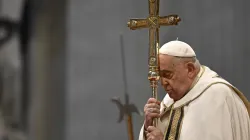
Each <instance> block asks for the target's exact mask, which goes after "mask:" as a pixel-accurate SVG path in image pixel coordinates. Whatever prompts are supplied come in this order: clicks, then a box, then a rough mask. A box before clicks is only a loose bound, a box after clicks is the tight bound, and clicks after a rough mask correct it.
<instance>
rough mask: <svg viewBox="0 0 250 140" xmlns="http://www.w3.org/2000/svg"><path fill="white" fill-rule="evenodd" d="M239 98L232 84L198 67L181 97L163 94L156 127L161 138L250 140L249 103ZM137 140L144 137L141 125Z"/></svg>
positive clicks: (174, 139) (175, 139) (212, 72)
mask: <svg viewBox="0 0 250 140" xmlns="http://www.w3.org/2000/svg"><path fill="white" fill-rule="evenodd" d="M238 95H239V96H238ZM240 97H242V94H241V95H240V94H239V91H238V90H237V89H236V88H235V87H233V86H232V85H231V84H230V83H228V82H227V81H225V80H224V79H222V78H220V77H219V76H218V75H217V74H216V73H215V72H214V71H212V70H210V69H209V68H208V67H206V66H202V68H201V71H200V73H199V74H198V76H197V78H196V83H194V86H193V88H191V89H190V91H189V92H188V93H187V94H186V95H185V96H184V97H183V98H182V99H180V100H178V101H176V102H174V101H173V100H172V99H171V98H170V97H169V96H168V95H166V96H165V98H164V99H163V101H162V103H161V117H160V119H158V125H157V128H159V129H160V130H161V131H162V133H163V134H164V140H165V139H166V140H250V120H249V114H248V111H247V107H246V106H248V107H249V102H248V101H247V100H244V101H245V102H243V100H242V99H241V98H240ZM244 103H245V104H244ZM139 140H145V135H144V126H142V128H141V132H140V135H139Z"/></svg>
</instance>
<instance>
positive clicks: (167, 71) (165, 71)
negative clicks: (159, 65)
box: [160, 70, 172, 73]
mask: <svg viewBox="0 0 250 140" xmlns="http://www.w3.org/2000/svg"><path fill="white" fill-rule="evenodd" d="M160 72H164V73H171V72H172V71H169V70H160Z"/></svg>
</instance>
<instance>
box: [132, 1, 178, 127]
mask: <svg viewBox="0 0 250 140" xmlns="http://www.w3.org/2000/svg"><path fill="white" fill-rule="evenodd" d="M159 3H160V0H148V4H149V16H148V17H147V18H146V19H137V18H134V19H130V20H129V22H128V23H127V25H128V27H129V28H130V29H131V30H136V29H141V28H149V57H148V66H149V71H148V80H149V81H150V87H151V88H152V97H153V98H156V99H157V86H158V81H159V78H160V76H159V58H158V57H159V54H158V52H159V28H160V26H169V25H177V24H178V22H179V21H181V19H180V17H179V16H178V15H168V16H163V17H160V16H159ZM153 125H154V126H156V125H157V119H154V120H153Z"/></svg>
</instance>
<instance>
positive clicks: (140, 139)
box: [138, 125, 146, 140]
mask: <svg viewBox="0 0 250 140" xmlns="http://www.w3.org/2000/svg"><path fill="white" fill-rule="evenodd" d="M138 140H146V139H145V136H144V125H142V127H141V131H140V134H139V139H138Z"/></svg>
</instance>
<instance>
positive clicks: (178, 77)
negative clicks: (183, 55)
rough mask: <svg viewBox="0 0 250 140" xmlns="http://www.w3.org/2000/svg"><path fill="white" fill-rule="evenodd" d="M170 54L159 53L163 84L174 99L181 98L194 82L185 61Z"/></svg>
mask: <svg viewBox="0 0 250 140" xmlns="http://www.w3.org/2000/svg"><path fill="white" fill-rule="evenodd" d="M178 59H179V58H175V57H173V56H169V55H163V54H160V55H159V62H160V77H161V84H162V86H163V88H164V89H165V91H166V92H167V93H168V94H169V97H170V98H172V99H173V100H175V101H176V100H179V99H181V98H182V97H183V96H184V95H185V94H186V92H187V91H188V90H189V87H190V86H191V84H192V82H191V80H190V78H189V76H188V73H189V71H188V68H187V67H186V65H185V63H181V61H178Z"/></svg>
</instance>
